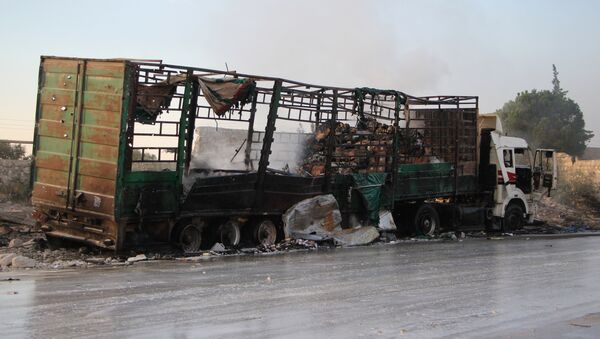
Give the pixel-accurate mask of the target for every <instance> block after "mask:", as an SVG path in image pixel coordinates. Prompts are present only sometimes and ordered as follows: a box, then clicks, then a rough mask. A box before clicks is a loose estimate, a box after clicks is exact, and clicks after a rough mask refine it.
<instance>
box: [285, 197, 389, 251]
mask: <svg viewBox="0 0 600 339" xmlns="http://www.w3.org/2000/svg"><path fill="white" fill-rule="evenodd" d="M389 219H390V218H385V220H386V225H385V227H386V228H388V229H391V228H392V225H393V220H392V222H391V223H392V224H391V225H390V222H389ZM341 223H342V214H341V213H340V209H339V205H338V203H337V200H336V199H335V197H334V196H333V195H331V194H327V195H319V196H316V197H313V198H309V199H305V200H302V201H300V202H298V203H296V204H295V205H293V206H292V207H290V208H289V209H288V210H287V211H286V212H285V213H284V215H283V224H284V232H285V236H286V238H293V239H305V240H313V241H323V240H330V239H333V240H334V242H335V243H336V244H338V245H342V246H356V245H365V244H369V243H371V242H373V241H374V240H375V239H377V238H379V232H378V231H377V229H376V228H375V227H371V226H368V227H360V226H358V227H354V228H349V229H342V225H341ZM393 227H394V228H395V225H393Z"/></svg>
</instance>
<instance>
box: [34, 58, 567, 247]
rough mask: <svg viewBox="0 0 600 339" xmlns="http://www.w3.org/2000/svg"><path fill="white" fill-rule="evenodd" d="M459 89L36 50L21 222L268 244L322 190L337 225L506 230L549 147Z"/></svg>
mask: <svg viewBox="0 0 600 339" xmlns="http://www.w3.org/2000/svg"><path fill="white" fill-rule="evenodd" d="M484 120H485V119H483V118H480V116H479V112H478V98H477V97H474V96H435V97H414V96H410V95H408V94H405V93H403V92H400V91H395V90H379V89H374V88H339V87H326V86H318V85H313V84H308V83H302V82H298V81H291V80H286V79H281V78H275V77H268V76H257V75H249V74H242V73H238V72H231V71H218V70H211V69H204V68H197V67H188V66H177V65H170V64H166V63H163V62H161V61H151V60H129V59H109V60H99V59H81V58H64V57H42V58H41V63H40V71H39V85H38V100H37V110H36V126H35V135H34V152H33V154H34V164H33V170H32V183H33V194H32V203H33V205H34V207H35V218H36V220H37V222H38V224H39V226H40V228H41V230H42V231H43V232H45V234H46V236H47V237H48V238H49V239H57V238H68V239H72V240H76V241H81V242H85V243H88V244H92V245H95V246H99V247H103V248H108V249H113V250H120V249H123V248H125V247H127V246H130V245H136V244H140V243H149V242H172V243H174V244H177V245H178V246H180V247H181V248H182V249H183V250H184V251H188V252H195V251H198V250H200V249H201V248H203V247H204V246H210V245H211V244H212V243H213V242H215V241H220V242H223V243H225V244H227V245H237V244H239V243H240V242H241V241H252V242H255V243H263V244H272V243H274V242H276V241H278V240H280V239H282V237H283V235H282V219H281V216H282V214H283V213H284V212H285V211H286V210H287V209H288V208H290V207H291V206H292V205H294V204H295V203H297V202H300V201H302V200H304V199H307V198H311V197H315V196H318V195H323V194H333V195H334V196H335V198H336V200H337V202H338V204H339V208H340V211H341V215H342V217H343V218H342V219H343V223H342V224H343V225H346V226H349V225H353V224H356V223H359V224H373V223H377V220H378V216H379V213H380V211H382V210H387V211H391V212H392V213H393V215H394V219H395V220H396V223H397V224H398V225H399V228H400V230H401V231H404V232H409V233H410V232H412V233H418V234H432V233H433V232H435V231H438V230H440V229H443V228H447V229H455V230H458V229H484V228H491V229H498V230H500V229H504V230H508V229H513V228H518V227H519V226H520V225H522V224H523V222H524V221H526V219H531V218H533V215H534V213H535V201H536V199H537V198H538V197H539V196H541V194H543V193H542V190H543V189H546V188H547V189H548V192H549V190H550V187H552V186H556V183H555V180H556V179H555V176H554V171H555V165H554V158H553V156H554V155H553V151H551V150H545V151H538V152H537V153H536V156H535V157H533V156H532V154H531V152H530V150H529V148H528V147H527V144H526V143H525V141H524V140H522V139H516V138H510V137H506V136H503V135H502V134H501V133H500V132H499V131H497V130H494V129H495V126H492V125H493V124H492V125H490V126H487V127H490V128H482V126H483V125H481V124H482V123H483V122H485V121H484Z"/></svg>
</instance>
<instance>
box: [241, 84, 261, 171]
mask: <svg viewBox="0 0 600 339" xmlns="http://www.w3.org/2000/svg"><path fill="white" fill-rule="evenodd" d="M257 99H258V92H256V91H255V93H254V97H253V98H252V106H251V107H250V119H249V120H248V136H246V152H245V153H246V154H245V157H244V163H245V164H246V169H247V170H253V169H254V164H253V163H252V159H250V156H251V155H252V154H251V152H252V138H253V135H254V117H255V116H256V100H257Z"/></svg>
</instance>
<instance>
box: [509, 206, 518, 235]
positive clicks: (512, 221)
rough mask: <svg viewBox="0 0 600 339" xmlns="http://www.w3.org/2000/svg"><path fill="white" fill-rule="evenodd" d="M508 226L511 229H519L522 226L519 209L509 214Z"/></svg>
mask: <svg viewBox="0 0 600 339" xmlns="http://www.w3.org/2000/svg"><path fill="white" fill-rule="evenodd" d="M508 226H509V227H510V230H511V231H512V230H515V229H518V228H519V227H520V226H521V216H520V215H519V211H514V212H512V213H511V214H510V215H509V216H508Z"/></svg>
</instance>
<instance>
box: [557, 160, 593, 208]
mask: <svg viewBox="0 0 600 339" xmlns="http://www.w3.org/2000/svg"><path fill="white" fill-rule="evenodd" d="M599 183H600V175H599V174H598V173H597V171H585V170H574V171H568V172H567V173H565V174H564V175H560V177H559V183H558V189H557V194H556V198H557V200H558V201H560V202H561V203H563V204H565V205H570V206H573V207H577V208H582V207H583V208H589V209H592V210H593V211H594V212H596V213H597V212H598V211H600V184H599Z"/></svg>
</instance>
